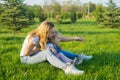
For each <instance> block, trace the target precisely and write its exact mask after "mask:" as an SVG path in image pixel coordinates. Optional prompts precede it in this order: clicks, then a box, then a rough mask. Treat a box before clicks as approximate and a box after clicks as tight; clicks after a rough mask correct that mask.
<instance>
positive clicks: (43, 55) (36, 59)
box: [26, 49, 66, 70]
mask: <svg viewBox="0 0 120 80" xmlns="http://www.w3.org/2000/svg"><path fill="white" fill-rule="evenodd" d="M46 60H47V61H48V62H49V63H50V64H52V65H53V66H55V67H58V68H60V69H63V70H64V69H65V67H66V64H65V63H64V62H62V61H61V60H59V59H58V58H57V57H56V56H55V55H54V54H52V53H51V52H50V50H49V49H46V50H44V51H40V52H38V53H36V54H35V55H33V56H27V57H26V63H28V64H35V63H40V62H43V61H46Z"/></svg>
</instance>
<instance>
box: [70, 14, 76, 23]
mask: <svg viewBox="0 0 120 80" xmlns="http://www.w3.org/2000/svg"><path fill="white" fill-rule="evenodd" d="M76 20H77V15H76V12H73V13H71V22H72V23H75V22H76Z"/></svg>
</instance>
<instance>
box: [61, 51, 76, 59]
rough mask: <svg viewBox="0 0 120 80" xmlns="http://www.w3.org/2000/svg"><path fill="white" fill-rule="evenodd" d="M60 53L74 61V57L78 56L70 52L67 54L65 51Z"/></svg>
mask: <svg viewBox="0 0 120 80" xmlns="http://www.w3.org/2000/svg"><path fill="white" fill-rule="evenodd" d="M61 52H62V53H63V54H64V55H65V56H67V57H68V58H71V59H74V58H75V57H78V54H74V53H72V52H68V51H65V50H61Z"/></svg>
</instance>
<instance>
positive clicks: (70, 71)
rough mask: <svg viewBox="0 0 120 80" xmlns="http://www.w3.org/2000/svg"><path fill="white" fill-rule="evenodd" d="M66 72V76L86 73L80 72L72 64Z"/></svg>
mask: <svg viewBox="0 0 120 80" xmlns="http://www.w3.org/2000/svg"><path fill="white" fill-rule="evenodd" d="M64 71H65V74H74V75H80V74H83V73H84V71H81V70H78V69H77V68H75V67H74V65H72V64H71V65H70V66H67V67H66V69H65V70H64Z"/></svg>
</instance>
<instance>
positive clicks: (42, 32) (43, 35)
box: [29, 21, 54, 50]
mask: <svg viewBox="0 0 120 80" xmlns="http://www.w3.org/2000/svg"><path fill="white" fill-rule="evenodd" d="M53 27H54V24H53V23H52V22H49V21H44V22H42V23H41V25H40V26H38V28H37V29H35V30H33V31H31V32H30V33H29V34H30V38H32V37H34V36H39V39H40V40H39V45H40V50H44V49H45V47H46V44H47V41H48V34H49V31H50V29H51V28H53Z"/></svg>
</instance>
